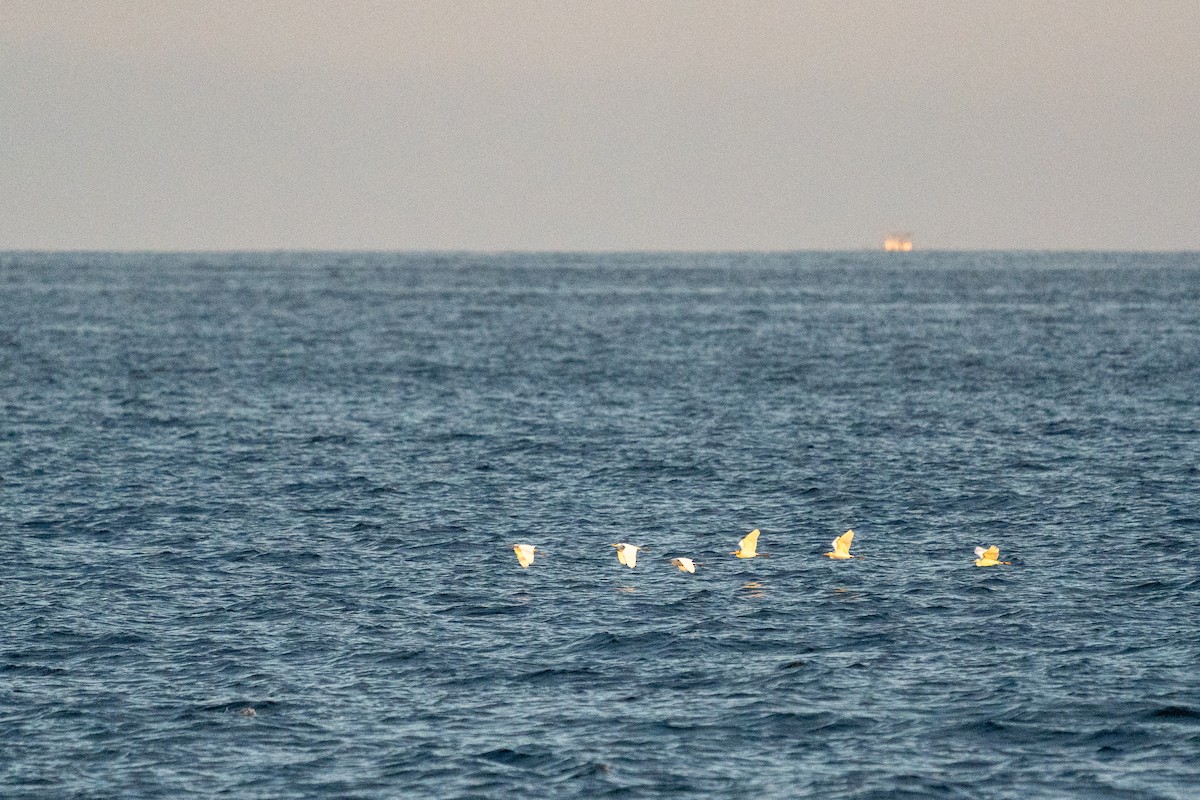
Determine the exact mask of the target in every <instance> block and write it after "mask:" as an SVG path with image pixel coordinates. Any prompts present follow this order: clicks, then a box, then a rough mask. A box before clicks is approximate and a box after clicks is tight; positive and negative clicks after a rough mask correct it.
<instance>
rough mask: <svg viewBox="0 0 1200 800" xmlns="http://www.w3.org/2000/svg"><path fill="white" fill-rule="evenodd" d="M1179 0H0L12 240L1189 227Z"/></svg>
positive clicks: (942, 237)
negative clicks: (485, 0) (726, 0)
mask: <svg viewBox="0 0 1200 800" xmlns="http://www.w3.org/2000/svg"><path fill="white" fill-rule="evenodd" d="M1198 53H1200V2H1196V1H1195V0H1112V2H1109V1H1108V0H1089V1H1087V2H1085V1H1083V0H1076V1H1074V2H1068V1H1067V0H969V1H967V2H963V1H962V0H955V1H953V2H951V1H949V0H947V1H946V2H939V1H934V0H904V1H900V0H886V1H884V0H879V1H878V2H864V1H862V0H858V1H856V0H828V2H826V1H825V0H820V1H817V0H795V2H784V1H783V0H736V2H735V1H734V0H730V2H713V1H711V0H628V1H625V0H490V1H488V2H483V1H475V0H426V1H424V2H416V1H414V0H392V1H391V2H382V1H381V2H370V1H368V0H330V1H329V2H317V1H315V0H313V1H305V0H257V1H256V0H230V1H229V2H221V1H220V0H207V1H206V0H188V1H187V2H178V1H177V0H152V1H150V0H105V2H99V3H97V2H84V0H76V1H75V2H65V1H64V0H0V250H13V249H37V250H64V249H66V250H75V249H87V250H92V249H95V250H257V249H289V250H291V249H297V250H308V249H320V250H341V249H354V250H475V251H498V250H841V249H859V248H877V247H880V246H881V242H882V238H883V236H884V234H885V233H888V232H890V231H911V232H912V234H913V238H914V242H915V243H916V245H917V248H918V249H922V248H929V249H1049V250H1081V249H1082V250H1106V249H1116V250H1200V56H1198Z"/></svg>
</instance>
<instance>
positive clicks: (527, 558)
mask: <svg viewBox="0 0 1200 800" xmlns="http://www.w3.org/2000/svg"><path fill="white" fill-rule="evenodd" d="M513 552H514V553H516V554H517V563H518V564H520V565H521V568H522V569H524V568H525V567H528V566H529V565H530V564H532V563H533V554H534V553H535V552H537V548H536V547H534V546H533V545H531V544H514V545H513Z"/></svg>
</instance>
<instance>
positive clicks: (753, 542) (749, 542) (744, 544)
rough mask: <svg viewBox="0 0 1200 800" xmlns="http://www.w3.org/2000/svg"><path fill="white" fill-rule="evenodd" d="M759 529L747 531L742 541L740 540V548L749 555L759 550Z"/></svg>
mask: <svg viewBox="0 0 1200 800" xmlns="http://www.w3.org/2000/svg"><path fill="white" fill-rule="evenodd" d="M758 536H759V530H758V528H755V529H754V530H752V531H750V532H749V533H747V534H746V535H745V536H744V537H743V538H742V540H741V541H740V542H738V550H739V551H741V552H742V553H745V554H746V555H747V556H752V555H754V553H755V552H756V551H757V550H758Z"/></svg>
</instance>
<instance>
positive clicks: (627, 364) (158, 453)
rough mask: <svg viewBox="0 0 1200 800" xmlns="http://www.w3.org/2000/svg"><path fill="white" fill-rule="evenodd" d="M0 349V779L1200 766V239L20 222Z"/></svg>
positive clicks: (290, 794)
mask: <svg viewBox="0 0 1200 800" xmlns="http://www.w3.org/2000/svg"><path fill="white" fill-rule="evenodd" d="M0 377H2V378H3V380H2V383H0V409H2V411H3V417H2V426H0V554H2V558H0V609H2V613H3V618H2V625H0V796H3V797H5V798H48V797H54V798H108V797H120V798H189V797H210V796H230V797H238V798H395V797H446V798H524V797H563V798H593V797H761V798H906V797H913V798H925V797H933V798H943V797H944V798H1064V797H1070V798H1076V797H1078V798H1195V797H1200V624H1198V621H1200V617H1198V613H1200V567H1198V565H1200V507H1198V503H1200V492H1198V491H1197V490H1198V488H1200V256H1197V255H1194V254H1193V255H1188V254H1176V255H1170V254H1157V255H1144V254H1086V253H1080V254H1043V253H911V254H902V255H896V254H886V255H885V254H882V253H879V254H876V253H823V254H812V253H808V254H743V255H729V254H718V255H704V254H621V255H611V254H609V255H604V254H596V255H585V254H577V255H528V254H504V255H472V254H400V255H388V254H337V253H332V254H296V253H278V254H262V253H258V254H228V255H211V254H193V255H178V254H176V255H156V254H36V253H9V254H0ZM751 528H759V529H761V530H762V538H761V541H760V549H761V550H763V551H766V552H768V553H770V557H769V558H760V559H754V560H738V559H735V558H733V557H732V556H730V555H729V553H730V551H731V550H733V549H734V547H735V545H736V542H737V540H738V539H740V538H741V537H742V536H743V535H744V534H745V533H746V532H747V531H749V530H750V529H751ZM847 528H853V529H854V530H855V531H856V532H857V538H856V539H855V542H854V551H855V552H857V553H858V554H860V555H861V556H862V558H861V559H860V560H854V561H848V562H834V561H830V560H828V559H825V558H822V557H821V553H823V552H824V551H825V550H827V549H828V545H829V542H830V540H831V539H832V538H833V537H834V536H836V535H838V534H840V533H841V532H842V531H844V530H846V529H847ZM618 541H626V542H632V543H635V544H642V545H645V546H647V548H648V552H645V553H643V554H642V555H641V558H640V559H639V561H638V565H637V568H636V569H634V570H629V569H627V568H625V567H623V566H621V565H619V564H618V563H617V560H616V557H615V555H614V551H613V549H612V548H611V547H610V546H609V545H610V543H612V542H618ZM514 542H528V543H531V544H536V545H537V546H538V547H539V548H544V552H543V553H541V554H540V555H539V556H538V558H537V561H536V563H535V564H534V565H533V566H532V567H530V568H529V569H527V570H522V569H520V568H519V566H518V565H517V563H516V559H515V557H514V555H513V552H512V550H511V545H512V544H513V543H514ZM989 544H997V545H999V546H1000V548H1001V554H1002V557H1004V558H1005V559H1007V560H1011V561H1012V562H1013V564H1012V566H1008V567H996V568H991V569H978V568H976V567H974V566H973V565H972V560H973V558H974V554H973V549H974V547H975V546H977V545H989ZM675 555H687V556H692V557H694V558H696V560H698V561H700V562H702V565H701V566H700V567H699V569H698V570H697V572H696V574H695V575H687V574H684V573H682V572H679V571H677V570H675V569H674V568H673V567H671V566H670V564H669V563H668V562H667V559H669V558H670V557H672V556H675ZM249 709H253V712H254V713H253V716H251V715H250V712H249Z"/></svg>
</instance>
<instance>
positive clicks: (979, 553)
mask: <svg viewBox="0 0 1200 800" xmlns="http://www.w3.org/2000/svg"><path fill="white" fill-rule="evenodd" d="M986 552H987V551H986V550H984V549H983V548H982V547H976V548H975V557H976V558H983V554H984V553H986Z"/></svg>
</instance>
